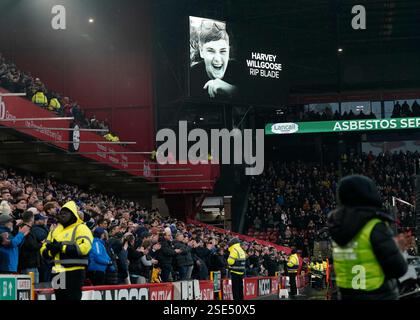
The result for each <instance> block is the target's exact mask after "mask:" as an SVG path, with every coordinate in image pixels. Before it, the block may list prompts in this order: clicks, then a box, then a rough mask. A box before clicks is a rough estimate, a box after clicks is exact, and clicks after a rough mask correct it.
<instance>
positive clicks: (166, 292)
mask: <svg viewBox="0 0 420 320" xmlns="http://www.w3.org/2000/svg"><path fill="white" fill-rule="evenodd" d="M173 299H174V287H173V285H172V283H159V284H157V285H152V286H150V287H149V300H173Z"/></svg>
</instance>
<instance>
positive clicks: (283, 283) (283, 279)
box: [279, 276, 287, 289]
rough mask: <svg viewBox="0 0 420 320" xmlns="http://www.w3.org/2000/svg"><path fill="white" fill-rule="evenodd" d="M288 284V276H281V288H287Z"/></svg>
mask: <svg viewBox="0 0 420 320" xmlns="http://www.w3.org/2000/svg"><path fill="white" fill-rule="evenodd" d="M286 284H287V277H284V276H283V277H280V283H279V285H280V289H287V287H286Z"/></svg>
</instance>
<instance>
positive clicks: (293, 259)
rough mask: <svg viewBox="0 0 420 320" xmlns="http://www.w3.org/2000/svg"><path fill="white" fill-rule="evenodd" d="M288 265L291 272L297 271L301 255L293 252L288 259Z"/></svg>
mask: <svg viewBox="0 0 420 320" xmlns="http://www.w3.org/2000/svg"><path fill="white" fill-rule="evenodd" d="M287 267H288V268H289V272H293V273H296V272H297V271H298V269H299V257H298V255H297V254H296V253H295V254H292V255H291V256H290V257H289V260H288V261H287Z"/></svg>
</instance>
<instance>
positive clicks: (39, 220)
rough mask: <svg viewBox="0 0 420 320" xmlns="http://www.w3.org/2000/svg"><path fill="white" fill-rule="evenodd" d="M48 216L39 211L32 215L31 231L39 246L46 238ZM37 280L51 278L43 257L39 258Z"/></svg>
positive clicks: (45, 280) (49, 268)
mask: <svg viewBox="0 0 420 320" xmlns="http://www.w3.org/2000/svg"><path fill="white" fill-rule="evenodd" d="M47 221H48V218H47V217H46V216H44V215H42V214H40V213H38V214H35V215H34V225H33V226H32V229H31V233H33V234H34V236H35V238H36V241H37V242H38V244H39V245H40V246H41V245H42V243H43V242H44V241H45V239H47V236H48V233H49V230H48V227H47ZM38 271H39V282H48V281H50V278H51V267H50V265H49V263H48V262H47V261H45V259H40V266H39V268H38Z"/></svg>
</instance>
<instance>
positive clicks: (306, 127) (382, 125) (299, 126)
mask: <svg viewBox="0 0 420 320" xmlns="http://www.w3.org/2000/svg"><path fill="white" fill-rule="evenodd" d="M401 129H420V118H419V117H418V118H396V119H363V120H362V119H361V120H341V121H317V122H296V123H293V122H289V123H269V124H267V125H266V126H265V134H266V135H271V134H302V133H322V132H357V131H359V132H360V131H362V132H363V131H378V130H401Z"/></svg>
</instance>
